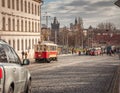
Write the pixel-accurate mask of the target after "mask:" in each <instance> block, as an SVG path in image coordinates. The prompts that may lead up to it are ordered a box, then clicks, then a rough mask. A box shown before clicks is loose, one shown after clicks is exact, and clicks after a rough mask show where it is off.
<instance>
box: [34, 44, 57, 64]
mask: <svg viewBox="0 0 120 93" xmlns="http://www.w3.org/2000/svg"><path fill="white" fill-rule="evenodd" d="M57 55H58V51H57V44H54V43H52V42H42V43H39V44H36V45H35V46H34V59H35V61H36V62H39V61H45V62H48V63H50V61H57Z"/></svg>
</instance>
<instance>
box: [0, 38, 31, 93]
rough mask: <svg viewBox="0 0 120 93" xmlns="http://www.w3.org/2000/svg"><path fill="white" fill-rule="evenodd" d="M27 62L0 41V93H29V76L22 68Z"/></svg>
mask: <svg viewBox="0 0 120 93" xmlns="http://www.w3.org/2000/svg"><path fill="white" fill-rule="evenodd" d="M28 64H29V60H28V59H24V60H23V62H21V60H20V58H19V57H18V55H17V54H16V52H15V51H14V49H13V48H12V47H11V46H9V45H8V44H7V43H6V42H4V41H3V40H0V93H31V75H30V73H29V71H28V70H27V69H26V68H25V67H24V65H28Z"/></svg>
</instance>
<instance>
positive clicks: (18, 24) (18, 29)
mask: <svg viewBox="0 0 120 93" xmlns="http://www.w3.org/2000/svg"><path fill="white" fill-rule="evenodd" d="M19 26H20V22H19V19H18V20H17V31H20V27H19Z"/></svg>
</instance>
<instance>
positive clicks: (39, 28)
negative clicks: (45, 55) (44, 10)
mask: <svg viewBox="0 0 120 93" xmlns="http://www.w3.org/2000/svg"><path fill="white" fill-rule="evenodd" d="M38 32H40V23H38Z"/></svg>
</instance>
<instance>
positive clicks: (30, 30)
mask: <svg viewBox="0 0 120 93" xmlns="http://www.w3.org/2000/svg"><path fill="white" fill-rule="evenodd" d="M30 31H31V23H30V21H29V32H30Z"/></svg>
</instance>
